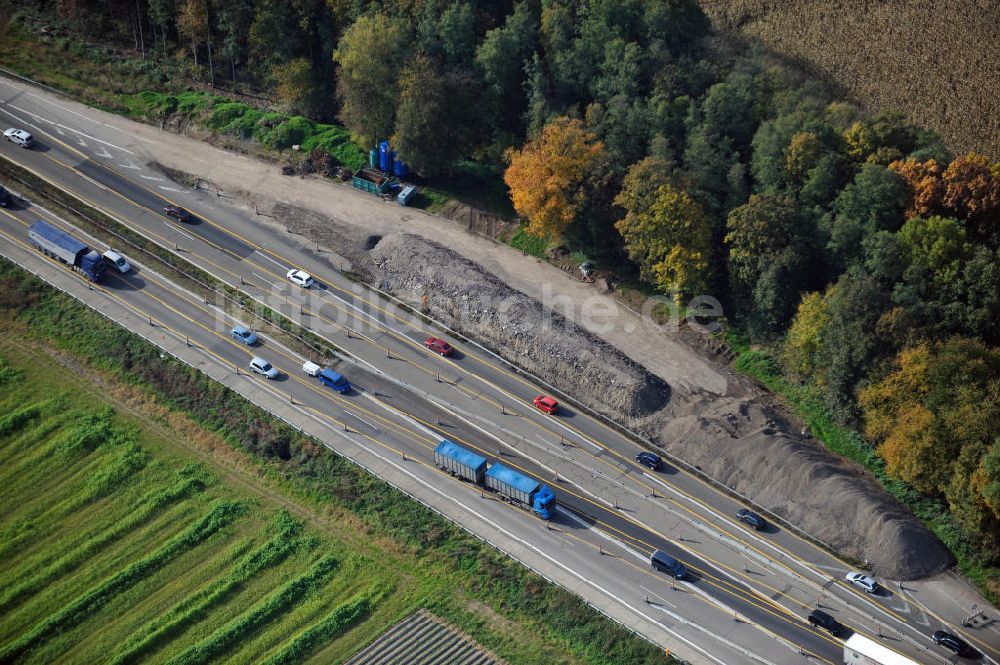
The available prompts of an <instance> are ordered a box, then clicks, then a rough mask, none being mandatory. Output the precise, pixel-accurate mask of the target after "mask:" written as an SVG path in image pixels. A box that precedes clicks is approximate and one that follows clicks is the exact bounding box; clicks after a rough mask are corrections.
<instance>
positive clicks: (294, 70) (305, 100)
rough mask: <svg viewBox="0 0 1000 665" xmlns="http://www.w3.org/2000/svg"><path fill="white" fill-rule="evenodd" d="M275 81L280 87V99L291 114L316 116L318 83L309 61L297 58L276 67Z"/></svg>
mask: <svg viewBox="0 0 1000 665" xmlns="http://www.w3.org/2000/svg"><path fill="white" fill-rule="evenodd" d="M274 80H275V81H276V82H277V85H278V99H279V100H280V101H281V104H282V105H283V106H284V107H285V108H286V109H287V110H288V112H289V113H292V114H297V115H307V116H314V115H315V114H316V111H317V104H316V87H315V85H316V83H315V81H314V80H313V70H312V64H311V63H310V62H309V61H308V60H306V59H305V58H296V59H295V60H291V61H289V62H286V63H285V64H283V65H275V66H274Z"/></svg>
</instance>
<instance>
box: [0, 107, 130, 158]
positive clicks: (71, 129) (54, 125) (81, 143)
mask: <svg viewBox="0 0 1000 665" xmlns="http://www.w3.org/2000/svg"><path fill="white" fill-rule="evenodd" d="M7 106H9V107H11V108H13V109H17V110H18V111H20V112H21V113H26V114H28V115H30V116H31V117H33V118H37V119H38V120H41V121H42V122H47V123H49V124H50V125H52V126H53V127H55V129H56V131H59V129H60V128H62V129H65V130H66V131H70V132H73V133H74V134H79V135H80V136H85V137H87V138H88V139H90V140H91V141H96V142H97V143H101V144H103V145H106V146H108V147H109V148H114V149H115V150H121V151H122V152H127V153H128V154H130V155H134V154H135V153H134V152H132V151H131V150H129V149H128V148H123V147H121V146H120V145H115V144H114V143H109V142H108V141H102V140H101V139H99V138H97V137H96V136H91V135H90V134H87V133H86V132H81V131H80V130H79V129H74V128H72V127H67V126H66V125H64V124H62V123H59V122H56V121H55V120H49V119H48V118H45V117H42V116H40V115H38V114H37V113H32V112H31V111H29V110H27V109H22V108H21V107H19V106H16V105H14V104H10V103H8V104H7ZM78 115H79V114H78ZM59 133H60V134H62V132H59ZM64 136H65V134H64ZM78 140H79V141H80V145H82V146H86V145H87V144H86V143H84V142H83V139H82V138H79V137H78ZM109 156H110V155H109Z"/></svg>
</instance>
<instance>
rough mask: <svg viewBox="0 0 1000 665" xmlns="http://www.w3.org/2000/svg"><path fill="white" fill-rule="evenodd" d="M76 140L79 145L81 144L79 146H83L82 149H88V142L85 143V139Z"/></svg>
mask: <svg viewBox="0 0 1000 665" xmlns="http://www.w3.org/2000/svg"><path fill="white" fill-rule="evenodd" d="M76 140H77V142H78V143H79V144H80V145H81V146H82V147H84V148H86V147H87V142H86V141H84V140H83V139H81V138H80V137H77V139H76Z"/></svg>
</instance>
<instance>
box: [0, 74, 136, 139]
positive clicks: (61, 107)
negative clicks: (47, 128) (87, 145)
mask: <svg viewBox="0 0 1000 665" xmlns="http://www.w3.org/2000/svg"><path fill="white" fill-rule="evenodd" d="M12 87H14V86H12ZM25 94H27V95H28V96H29V97H34V98H35V99H37V100H38V101H40V102H42V103H43V104H48V105H49V106H55V107H56V108H58V109H62V110H63V111H66V112H67V113H72V114H73V115H75V116H79V117H81V118H83V119H84V120H87V121H89V122H92V123H94V124H97V125H102V126H104V127H107V128H108V129H113V130H115V131H116V132H121V133H122V134H125V135H126V136H131V137H132V138H135V139H139V140H140V141H143V142H145V143H153V141H150V140H149V139H146V138H143V137H141V136H137V135H135V134H132V133H131V132H126V131H125V130H124V129H119V128H118V127H115V126H113V125H109V124H108V123H106V122H101V121H100V120H94V119H93V118H91V117H89V116H86V115H84V114H83V113H79V112H78V111H74V110H73V109H71V108H66V107H65V106H62V105H61V104H56V103H55V102H53V101H49V100H47V99H45V98H43V97H39V96H38V95H36V94H35V93H33V92H29V91H27V90H25Z"/></svg>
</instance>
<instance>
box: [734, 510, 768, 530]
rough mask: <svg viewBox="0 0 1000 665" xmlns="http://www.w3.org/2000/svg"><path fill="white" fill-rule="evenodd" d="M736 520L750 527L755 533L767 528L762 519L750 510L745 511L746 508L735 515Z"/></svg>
mask: <svg viewBox="0 0 1000 665" xmlns="http://www.w3.org/2000/svg"><path fill="white" fill-rule="evenodd" d="M736 519H738V520H739V521H741V522H743V523H744V524H746V525H747V526H751V527H753V528H754V529H756V530H757V531H760V530H761V529H763V528H764V527H766V526H767V522H765V521H764V518H763V517H761V516H760V515H758V514H757V513H755V512H754V511H752V510H747V509H746V508H740V510H739V512H737V513H736Z"/></svg>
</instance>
